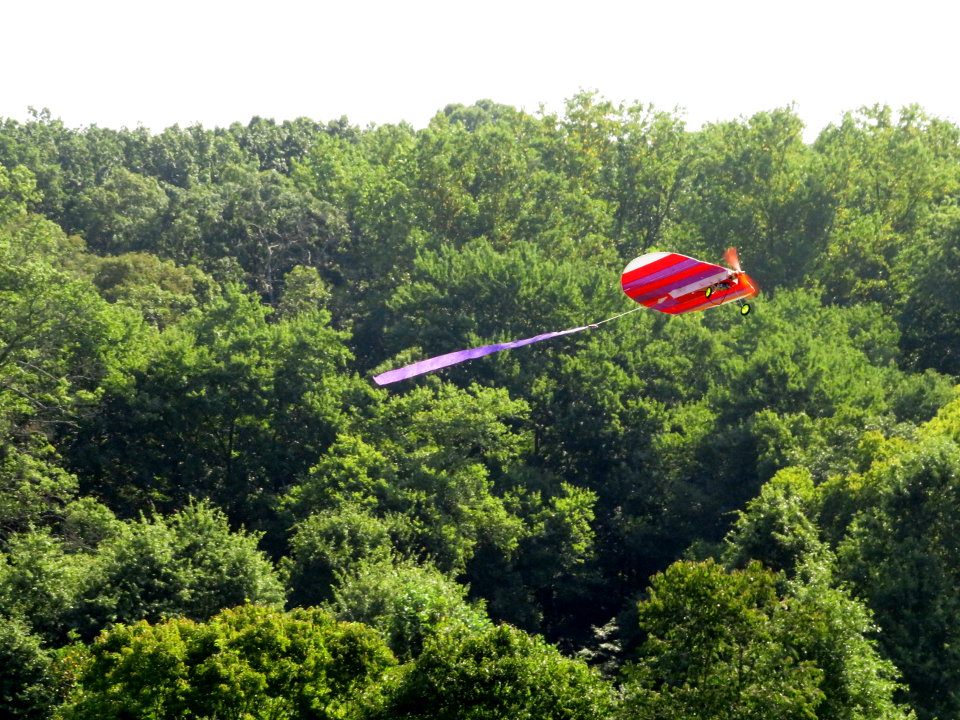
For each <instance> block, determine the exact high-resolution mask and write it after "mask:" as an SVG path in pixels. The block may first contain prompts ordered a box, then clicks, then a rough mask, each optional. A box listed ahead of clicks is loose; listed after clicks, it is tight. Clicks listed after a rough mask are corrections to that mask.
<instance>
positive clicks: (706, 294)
mask: <svg viewBox="0 0 960 720" xmlns="http://www.w3.org/2000/svg"><path fill="white" fill-rule="evenodd" d="M704 295H705V296H706V297H707V299H709V298H710V296H711V295H713V286H712V285H711V286H710V287H708V288H707V291H706V292H705V293H704Z"/></svg>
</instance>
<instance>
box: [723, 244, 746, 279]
mask: <svg viewBox="0 0 960 720" xmlns="http://www.w3.org/2000/svg"><path fill="white" fill-rule="evenodd" d="M723 261H724V262H725V263H727V265H729V266H730V267H732V268H733V269H734V270H736V271H737V272H738V273H742V272H743V270H741V269H740V259H739V258H738V257H737V249H736V248H735V247H728V248H727V251H726V252H725V253H724V254H723Z"/></svg>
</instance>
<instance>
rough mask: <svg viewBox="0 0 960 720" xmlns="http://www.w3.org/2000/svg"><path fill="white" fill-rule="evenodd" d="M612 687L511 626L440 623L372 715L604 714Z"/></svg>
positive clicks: (560, 719) (527, 718)
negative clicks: (476, 627)
mask: <svg viewBox="0 0 960 720" xmlns="http://www.w3.org/2000/svg"><path fill="white" fill-rule="evenodd" d="M614 707H615V695H614V693H613V691H612V688H611V687H610V686H609V685H608V684H607V683H606V682H605V681H603V680H602V679H601V678H600V677H599V675H598V674H597V673H596V672H595V671H592V670H590V669H588V668H587V666H586V665H585V664H584V663H582V662H581V661H578V660H573V659H570V658H566V657H564V656H563V655H561V654H560V653H559V652H558V651H557V649H556V648H554V647H552V646H550V645H548V644H547V643H545V642H544V641H543V640H542V639H541V638H539V637H533V636H530V635H527V634H525V633H523V632H521V631H519V630H517V629H515V628H512V627H510V626H509V625H499V626H489V627H487V628H485V629H482V630H479V631H477V630H469V629H467V628H465V627H463V626H462V625H460V624H458V623H456V622H449V623H446V624H445V625H443V626H442V627H441V628H440V629H439V631H438V632H437V633H436V634H435V635H434V636H433V637H432V638H431V639H430V640H429V641H428V642H427V644H426V645H425V647H424V650H423V652H422V653H421V654H420V656H419V657H418V658H417V660H416V662H415V663H414V664H413V667H412V668H411V669H410V671H409V672H408V673H407V674H406V675H404V676H403V678H402V679H401V680H400V681H399V683H398V684H397V686H396V688H395V689H394V690H393V692H392V693H391V694H390V695H389V696H388V698H387V701H386V703H385V706H384V707H383V709H382V710H381V711H380V712H379V713H377V714H374V715H373V717H377V718H379V717H383V718H435V719H436V720H454V719H460V718H462V719H464V720H466V719H468V718H469V719H478V720H479V718H498V719H499V718H502V719H503V720H506V718H516V719H518V720H534V718H537V719H540V718H543V719H545V720H566V719H569V720H572V719H573V718H584V720H586V719H587V718H591V719H592V718H602V717H609V715H610V713H611V711H612V710H613V708H614Z"/></svg>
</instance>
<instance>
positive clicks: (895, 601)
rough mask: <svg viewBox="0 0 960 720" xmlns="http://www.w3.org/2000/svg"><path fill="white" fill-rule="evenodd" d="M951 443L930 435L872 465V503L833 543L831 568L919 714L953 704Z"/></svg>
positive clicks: (957, 455) (959, 521) (946, 711)
mask: <svg viewBox="0 0 960 720" xmlns="http://www.w3.org/2000/svg"><path fill="white" fill-rule="evenodd" d="M958 473H960V449H958V447H957V445H956V443H954V442H949V441H944V440H939V439H931V440H928V441H925V442H923V443H921V444H919V445H918V446H917V447H916V448H914V449H911V450H910V451H908V452H906V453H904V454H903V455H901V456H900V457H898V458H896V460H895V461H893V462H887V463H882V464H879V465H878V466H876V467H874V468H872V469H871V472H870V473H869V475H868V480H869V482H870V483H871V485H873V486H874V488H875V489H874V490H873V492H872V493H871V494H872V498H870V499H871V500H872V502H870V503H869V504H865V505H863V506H861V509H860V511H859V512H857V513H856V514H855V515H854V518H853V520H852V522H851V523H850V525H849V527H848V529H847V535H846V537H845V538H844V539H843V541H842V542H841V543H840V545H839V547H838V555H839V562H840V567H841V570H842V573H843V576H844V577H845V578H847V579H848V580H849V581H850V583H851V585H852V587H853V588H854V590H855V591H856V592H857V594H858V595H860V596H862V597H864V598H865V599H866V601H867V603H868V605H869V606H870V608H871V609H872V610H873V612H874V615H875V617H876V620H877V623H878V624H879V626H880V627H881V628H882V629H883V633H882V635H881V638H880V642H881V644H882V646H883V648H884V649H885V651H886V652H887V654H888V655H889V657H890V658H891V659H892V660H893V662H894V663H895V664H896V666H897V667H898V668H899V669H900V670H901V671H902V673H903V678H904V680H905V682H906V684H907V687H908V688H909V689H908V690H907V691H906V697H907V699H908V700H909V701H910V702H911V704H912V705H913V706H914V707H916V708H917V710H918V712H919V713H920V716H921V717H937V716H948V715H951V714H954V713H956V712H957V711H958V708H960V704H958V703H960V698H958V695H957V693H955V692H953V690H952V689H951V688H953V687H954V686H955V683H956V677H957V675H956V674H957V667H958V661H957V659H956V658H955V653H956V650H955V648H956V647H957V640H956V638H955V637H954V635H955V634H956V629H955V625H954V623H953V620H952V618H954V617H955V616H956V613H957V612H960V608H958V607H957V598H956V592H955V588H956V585H957V582H958V581H960V578H958V576H957V568H958V567H960V558H958V557H957V543H956V542H954V540H953V538H955V537H956V536H957V533H958V531H960V516H958V513H957V508H958V507H960V504H958V502H957V497H956V495H957V492H958V488H960V484H958V482H957V478H958Z"/></svg>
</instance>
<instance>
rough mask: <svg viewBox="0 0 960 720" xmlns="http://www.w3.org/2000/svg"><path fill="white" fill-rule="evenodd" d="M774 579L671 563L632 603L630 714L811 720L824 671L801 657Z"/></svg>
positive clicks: (751, 571)
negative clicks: (635, 605) (640, 634)
mask: <svg viewBox="0 0 960 720" xmlns="http://www.w3.org/2000/svg"><path fill="white" fill-rule="evenodd" d="M776 582H777V578H776V576H775V575H774V574H773V573H771V572H769V571H767V570H764V569H763V568H762V567H760V565H759V563H754V564H751V565H749V566H748V567H747V568H745V569H744V570H735V571H732V572H729V573H728V572H725V571H724V570H723V569H722V568H721V567H720V566H719V565H717V564H715V563H713V562H709V561H708V562H706V563H690V562H678V563H675V564H674V565H672V566H670V567H669V568H668V569H667V570H666V571H664V572H663V573H661V574H658V575H657V576H655V577H654V578H653V579H652V581H651V587H650V591H649V597H648V599H646V600H644V601H643V602H641V603H640V605H639V614H640V625H641V628H642V629H643V630H644V632H645V633H646V635H647V639H646V641H645V642H644V644H643V646H642V648H641V658H640V660H639V661H637V663H635V664H633V665H632V666H630V667H629V669H628V670H627V683H626V687H625V692H626V698H625V701H624V708H625V712H624V716H625V717H631V718H701V719H702V718H815V717H817V708H818V706H819V705H820V704H821V702H822V701H823V697H824V695H823V692H822V691H821V690H820V683H821V680H822V675H823V673H822V671H821V670H819V669H818V668H816V667H815V666H814V665H813V664H812V663H810V662H808V661H804V660H800V661H798V660H797V659H796V657H795V656H794V653H793V652H792V649H791V647H790V644H789V640H788V638H787V637H786V635H785V632H784V628H783V616H784V612H783V610H782V607H781V603H780V600H779V598H778V597H777V592H776Z"/></svg>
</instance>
